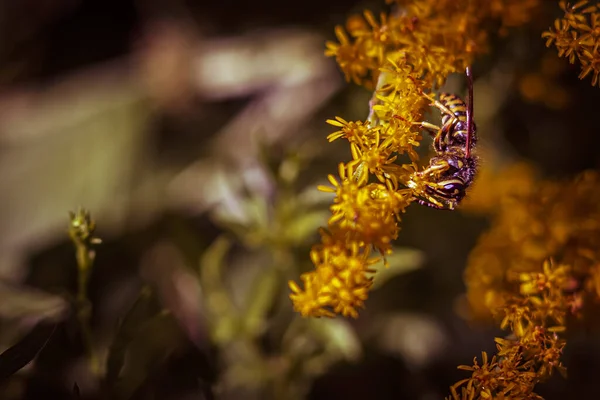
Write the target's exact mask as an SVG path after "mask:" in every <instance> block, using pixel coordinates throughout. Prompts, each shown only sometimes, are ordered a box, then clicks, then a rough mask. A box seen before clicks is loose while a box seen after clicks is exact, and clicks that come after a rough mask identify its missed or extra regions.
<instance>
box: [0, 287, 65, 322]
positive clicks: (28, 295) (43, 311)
mask: <svg viewBox="0 0 600 400" xmlns="http://www.w3.org/2000/svg"><path fill="white" fill-rule="evenodd" d="M67 310H68V303H67V301H65V299H63V298H62V297H60V296H57V295H54V294H50V293H45V292H42V291H40V290H37V289H32V288H27V287H16V286H11V285H8V284H6V283H0V318H5V319H21V318H28V319H36V320H52V321H59V320H63V319H64V318H65V317H66V314H67Z"/></svg>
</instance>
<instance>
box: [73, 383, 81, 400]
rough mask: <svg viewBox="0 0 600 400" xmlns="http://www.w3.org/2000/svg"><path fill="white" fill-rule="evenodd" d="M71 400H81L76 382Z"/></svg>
mask: <svg viewBox="0 0 600 400" xmlns="http://www.w3.org/2000/svg"><path fill="white" fill-rule="evenodd" d="M73 400H81V391H80V390H79V385H78V384H77V382H75V383H74V384H73Z"/></svg>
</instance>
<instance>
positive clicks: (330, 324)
mask: <svg viewBox="0 0 600 400" xmlns="http://www.w3.org/2000/svg"><path fill="white" fill-rule="evenodd" d="M308 323H309V327H310V329H311V331H312V332H313V333H314V334H315V336H316V337H318V338H319V339H320V340H321V342H322V343H323V345H324V347H325V353H328V354H330V355H339V356H342V357H343V358H344V359H346V360H349V361H356V360H358V359H359V358H360V357H361V355H362V348H361V344H360V340H359V338H358V337H357V336H356V332H355V331H354V329H353V328H352V325H350V323H349V322H348V321H346V320H344V319H341V318H336V319H310V320H308Z"/></svg>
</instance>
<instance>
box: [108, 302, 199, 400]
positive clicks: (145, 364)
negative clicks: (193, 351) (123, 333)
mask: <svg viewBox="0 0 600 400" xmlns="http://www.w3.org/2000/svg"><path fill="white" fill-rule="evenodd" d="M187 344H189V342H188V341H187V340H186V337H185V335H184V333H183V332H182V331H181V329H180V328H179V325H178V323H177V321H176V320H175V319H174V318H173V315H172V314H171V313H169V312H167V311H162V312H160V313H159V314H157V315H155V316H153V317H152V318H150V319H148V320H146V321H144V322H143V323H141V324H139V327H138V329H137V332H136V333H135V335H134V336H133V338H132V340H131V341H130V342H129V346H128V350H127V354H128V357H127V365H126V366H125V367H124V368H123V370H122V371H121V377H120V379H119V381H118V382H117V387H116V391H117V393H118V394H117V395H116V396H113V397H112V398H123V399H129V398H131V397H132V396H133V394H134V393H135V392H136V391H137V389H138V388H139V387H140V386H141V385H143V384H144V382H145V381H146V380H147V379H148V377H149V376H150V375H152V374H153V373H154V372H155V371H156V370H157V369H158V368H160V365H161V364H162V363H164V362H165V360H167V359H168V358H169V357H170V356H171V355H172V354H174V352H175V351H176V350H177V349H178V348H181V347H182V346H183V345H187Z"/></svg>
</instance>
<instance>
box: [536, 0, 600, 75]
mask: <svg viewBox="0 0 600 400" xmlns="http://www.w3.org/2000/svg"><path fill="white" fill-rule="evenodd" d="M559 4H560V8H561V9H562V10H563V12H564V16H563V18H559V19H557V20H555V21H554V27H553V28H550V29H549V30H548V31H546V32H544V33H543V34H542V37H543V38H546V46H548V47H549V46H551V45H553V44H554V45H555V46H556V48H557V49H558V56H559V57H567V58H568V59H569V62H570V63H571V64H574V63H575V62H576V61H579V63H580V64H581V73H580V74H579V79H584V78H585V77H586V76H588V75H590V74H591V75H592V86H595V85H596V84H598V85H600V10H599V9H598V6H597V5H596V4H594V5H588V1H580V2H578V3H576V4H574V5H570V4H569V3H567V2H566V1H561V2H560V3H559Z"/></svg>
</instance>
